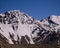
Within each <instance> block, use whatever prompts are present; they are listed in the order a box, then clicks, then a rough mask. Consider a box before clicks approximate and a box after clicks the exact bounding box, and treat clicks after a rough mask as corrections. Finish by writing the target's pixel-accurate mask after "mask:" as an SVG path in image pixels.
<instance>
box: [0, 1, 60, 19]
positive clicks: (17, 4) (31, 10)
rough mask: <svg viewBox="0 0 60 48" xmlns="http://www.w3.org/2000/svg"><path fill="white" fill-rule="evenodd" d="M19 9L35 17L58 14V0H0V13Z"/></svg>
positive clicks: (59, 4)
mask: <svg viewBox="0 0 60 48" xmlns="http://www.w3.org/2000/svg"><path fill="white" fill-rule="evenodd" d="M9 10H21V11H22V12H25V13H27V14H29V15H30V16H32V17H33V18H35V19H38V20H41V19H43V18H47V17H48V16H49V15H60V0H0V13H1V12H5V11H9Z"/></svg>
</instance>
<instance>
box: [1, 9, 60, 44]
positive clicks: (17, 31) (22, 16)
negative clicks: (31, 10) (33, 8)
mask: <svg viewBox="0 0 60 48" xmlns="http://www.w3.org/2000/svg"><path fill="white" fill-rule="evenodd" d="M0 35H2V36H3V37H4V38H5V39H6V42H8V43H9V44H25V43H26V44H36V43H37V44H40V43H53V42H55V41H56V40H57V43H59V42H58V41H60V16H55V15H52V16H49V17H48V18H46V19H43V20H41V21H40V20H36V19H34V18H32V17H31V16H29V15H28V14H26V13H24V12H21V11H19V10H12V11H7V12H5V13H1V14H0ZM2 36H1V37H2ZM3 37H2V38H3Z"/></svg>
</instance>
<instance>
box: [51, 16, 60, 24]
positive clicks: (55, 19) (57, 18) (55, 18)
mask: <svg viewBox="0 0 60 48" xmlns="http://www.w3.org/2000/svg"><path fill="white" fill-rule="evenodd" d="M50 20H51V21H53V22H55V23H57V24H59V25H60V16H56V15H52V16H50Z"/></svg>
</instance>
